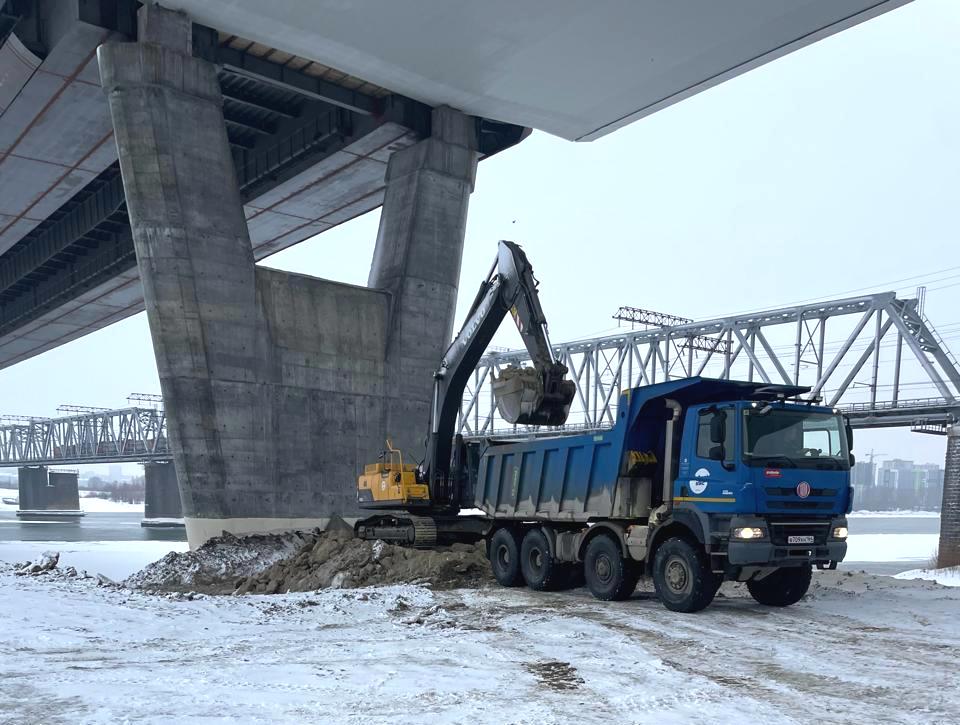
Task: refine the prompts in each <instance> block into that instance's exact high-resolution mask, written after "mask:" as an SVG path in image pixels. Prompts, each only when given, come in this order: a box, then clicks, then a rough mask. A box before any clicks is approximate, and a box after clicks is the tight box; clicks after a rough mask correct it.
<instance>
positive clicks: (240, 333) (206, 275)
mask: <svg viewBox="0 0 960 725" xmlns="http://www.w3.org/2000/svg"><path fill="white" fill-rule="evenodd" d="M140 12H141V15H140V36H139V37H140V39H141V40H140V42H137V43H113V44H107V45H104V46H102V47H101V48H100V49H99V52H98V59H99V64H100V71H101V77H102V82H103V87H104V90H105V92H106V93H107V96H108V99H109V105H110V111H111V116H112V120H113V125H114V131H115V136H116V141H117V147H118V151H119V157H120V166H121V171H122V175H123V183H124V189H125V192H126V199H127V207H128V213H129V216H130V222H131V228H132V231H133V239H134V245H135V248H136V253H137V263H138V266H139V270H140V276H141V279H142V280H143V288H144V298H145V302H146V308H147V317H148V320H149V324H150V330H151V336H152V339H153V346H154V351H155V355H156V360H157V368H158V372H159V376H160V384H161V389H162V392H163V397H164V402H165V407H166V412H167V425H168V434H169V437H170V441H171V446H172V450H173V452H174V457H175V466H176V474H177V478H178V480H179V486H180V493H181V499H182V503H183V516H184V520H185V523H186V527H187V535H188V538H189V540H190V544H191V546H193V547H196V546H198V545H199V544H201V543H203V541H205V540H206V539H207V538H209V537H211V536H214V535H218V534H220V533H221V532H222V531H224V530H226V531H230V532H233V533H248V532H254V531H268V530H278V529H287V528H301V527H307V526H315V525H319V526H324V525H326V523H327V522H328V521H329V519H330V517H331V516H334V515H337V516H342V517H345V518H347V519H348V520H349V519H350V518H352V517H355V516H358V515H359V514H360V512H359V510H358V508H357V505H356V489H355V482H356V476H357V474H358V472H359V471H360V469H361V468H362V466H363V464H364V462H367V461H370V460H373V459H375V457H376V454H377V452H378V451H379V450H380V449H381V448H382V447H383V441H384V439H385V438H386V437H387V435H390V436H392V437H393V439H394V442H395V443H396V444H397V445H400V446H403V447H404V449H405V450H410V451H411V454H412V456H411V457H413V456H419V455H420V453H421V451H422V446H423V439H424V433H425V430H426V426H427V413H428V410H429V402H430V397H431V392H432V372H433V370H434V368H435V367H436V365H437V363H438V361H439V359H440V356H441V355H442V353H443V350H444V349H445V347H446V345H447V344H448V343H449V340H450V335H451V330H452V326H453V314H454V308H455V303H456V295H457V285H458V281H459V269H460V259H461V253H462V248H463V237H464V229H465V224H466V214H467V205H468V199H469V195H470V193H471V191H472V189H473V182H474V175H475V170H476V160H477V154H476V150H475V149H476V123H475V119H473V118H471V117H469V116H465V115H463V114H460V113H458V112H456V111H453V110H451V109H437V110H435V111H434V113H433V124H432V125H433V134H432V136H431V137H430V138H428V139H425V140H423V141H421V142H419V143H418V144H416V145H415V146H412V147H410V148H408V149H405V150H402V151H398V152H397V153H395V154H394V155H393V156H392V157H391V158H390V161H389V163H388V167H387V176H386V185H387V186H386V198H385V201H384V206H383V211H382V215H381V223H380V231H379V234H378V237H377V244H376V251H375V254H374V260H373V264H372V268H371V273H370V287H368V288H364V287H356V286H352V285H346V284H341V283H337V282H331V281H328V280H323V279H317V278H313V277H308V276H305V275H298V274H291V273H286V272H280V271H277V270H272V269H267V268H263V267H256V266H255V265H254V260H253V255H252V251H251V245H250V238H249V235H248V231H247V226H246V222H245V220H244V215H243V209H242V205H241V198H240V193H239V189H238V186H237V181H236V176H235V173H234V169H233V162H232V158H231V154H230V149H229V145H228V141H227V136H226V132H225V128H224V123H223V114H222V107H221V98H220V90H219V85H218V83H217V77H216V68H215V66H213V65H212V64H210V63H208V62H206V61H203V60H201V59H198V58H194V57H192V56H191V55H190V47H191V44H190V32H191V31H190V28H191V25H190V21H189V18H187V17H186V16H185V15H183V14H180V13H175V12H171V11H167V10H163V9H161V8H158V7H156V6H145V7H144V8H142V9H141V11H140Z"/></svg>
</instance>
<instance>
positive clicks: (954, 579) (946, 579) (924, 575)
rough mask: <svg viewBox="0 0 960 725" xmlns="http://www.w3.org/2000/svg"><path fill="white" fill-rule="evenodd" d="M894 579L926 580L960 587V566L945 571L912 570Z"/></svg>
mask: <svg viewBox="0 0 960 725" xmlns="http://www.w3.org/2000/svg"><path fill="white" fill-rule="evenodd" d="M893 578H894V579H925V580H927V581H935V582H936V583H937V584H942V585H943V586H945V587H960V566H948V567H945V568H943V569H911V570H910V571H904V572H901V573H899V574H896V575H894V577H893Z"/></svg>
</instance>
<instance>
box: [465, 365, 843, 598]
mask: <svg viewBox="0 0 960 725" xmlns="http://www.w3.org/2000/svg"><path fill="white" fill-rule="evenodd" d="M807 390H808V389H807V388H798V387H788V386H773V385H765V384H762V383H746V382H736V381H727V380H711V379H705V378H686V379H682V380H673V381H670V382H667V383H660V384H658V385H649V386H646V387H641V388H634V389H632V390H628V391H626V392H624V393H623V395H622V396H621V398H620V402H619V406H618V413H617V420H616V424H615V425H614V426H613V428H611V429H609V430H604V431H598V432H594V433H586V434H581V435H569V436H561V437H555V438H554V437H551V438H533V439H529V440H497V439H491V440H487V441H476V442H474V441H471V442H469V443H468V444H466V445H467V447H468V451H469V450H470V449H474V450H473V451H472V454H471V453H469V452H468V455H467V456H466V458H467V460H470V461H475V464H473V465H471V466H470V469H471V470H470V471H469V474H470V477H471V478H472V479H473V481H472V483H473V489H474V499H473V502H472V503H473V505H475V506H476V507H477V508H479V509H481V510H482V511H483V512H484V514H486V517H487V518H488V519H489V521H490V529H489V531H488V532H487V533H486V537H487V539H488V540H489V554H490V562H491V565H492V567H493V571H494V574H495V576H496V578H497V579H498V580H499V581H500V583H501V584H505V585H507V586H511V585H516V584H520V583H521V582H523V581H525V582H526V583H527V585H528V586H530V587H532V588H534V589H550V588H553V587H563V586H568V585H570V584H571V583H575V582H579V581H580V580H581V577H582V578H585V579H586V584H587V587H588V588H589V589H590V591H591V592H592V593H593V594H594V595H595V596H596V597H598V598H599V599H624V598H626V597H629V596H630V594H631V593H632V592H633V590H634V588H635V587H636V584H637V581H638V578H639V577H640V576H641V575H643V574H645V573H646V574H648V575H652V577H653V581H654V586H655V588H656V591H657V595H658V596H659V598H660V600H661V601H662V602H663V604H664V605H665V606H666V607H667V608H669V609H672V610H675V611H680V612H695V611H698V610H700V609H703V608H704V607H706V606H707V605H708V604H710V602H711V601H712V600H713V597H714V595H715V594H716V591H717V588H718V587H719V586H720V583H721V582H722V581H724V580H732V581H745V582H746V583H747V588H748V589H749V590H750V593H751V594H752V595H753V597H754V599H756V600H757V601H758V602H760V603H761V604H768V605H775V606H785V605H789V604H793V603H795V602H797V601H798V600H799V599H800V598H801V597H802V596H803V595H804V594H805V593H806V591H807V588H808V586H809V584H810V574H811V568H812V567H813V566H818V567H821V568H823V567H830V568H833V567H835V566H836V564H837V562H839V561H841V560H842V559H843V557H844V555H845V554H846V550H847V545H846V541H845V540H846V537H847V521H846V518H845V515H846V514H847V513H848V512H849V511H850V506H851V501H852V491H851V488H850V463H851V454H850V448H851V437H850V429H849V426H848V425H846V424H845V422H844V420H843V418H842V417H841V416H840V415H839V414H838V413H837V412H835V411H833V410H831V409H829V408H823V407H819V406H816V405H812V404H809V403H807V402H800V401H798V400H796V396H798V395H800V394H802V393H805V392H807ZM474 465H475V471H476V472H475V474H474V470H473V466H474ZM474 475H475V478H473V476H474ZM464 503H466V501H465V502H464Z"/></svg>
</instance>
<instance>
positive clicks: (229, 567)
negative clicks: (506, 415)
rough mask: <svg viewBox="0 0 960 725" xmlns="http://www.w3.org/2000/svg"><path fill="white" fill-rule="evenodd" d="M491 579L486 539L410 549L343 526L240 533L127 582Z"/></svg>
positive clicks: (172, 557)
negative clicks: (359, 534)
mask: <svg viewBox="0 0 960 725" xmlns="http://www.w3.org/2000/svg"><path fill="white" fill-rule="evenodd" d="M491 580H492V574H491V572H490V565H489V563H488V562H487V557H486V552H485V551H484V547H483V545H482V544H476V545H472V544H454V545H452V546H449V547H440V548H436V549H429V550H426V549H409V548H406V547H402V546H393V545H391V544H386V543H384V542H382V541H361V540H360V539H355V538H353V535H352V533H349V532H344V531H326V532H323V531H320V530H319V529H314V530H313V531H309V532H295V533H288V534H264V535H257V536H245V537H236V536H232V535H230V534H227V533H224V535H223V536H219V537H217V538H215V539H211V540H210V541H208V542H207V543H205V544H204V545H203V546H202V547H200V548H199V549H197V550H196V551H189V552H183V553H178V552H171V553H169V554H167V555H166V556H165V557H163V558H162V559H161V560H160V561H157V562H154V563H153V564H150V565H149V566H147V567H146V568H144V569H143V570H141V571H139V572H137V573H136V574H134V575H132V576H131V577H129V578H128V579H127V580H126V581H125V582H123V584H124V586H126V587H129V588H131V589H141V590H146V591H154V592H202V593H206V594H231V593H233V594H276V593H286V592H306V591H315V590H317V589H352V588H357V587H366V586H376V585H381V584H401V583H403V584H426V585H429V586H431V587H433V588H435V589H454V588H457V587H476V586H480V585H482V584H485V583H488V582H489V581H491Z"/></svg>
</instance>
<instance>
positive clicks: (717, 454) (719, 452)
mask: <svg viewBox="0 0 960 725" xmlns="http://www.w3.org/2000/svg"><path fill="white" fill-rule="evenodd" d="M708 454H709V456H710V460H711V461H722V460H723V458H724V455H723V454H724V450H723V446H722V445H719V446H712V447H711V448H710V450H709V451H708Z"/></svg>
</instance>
